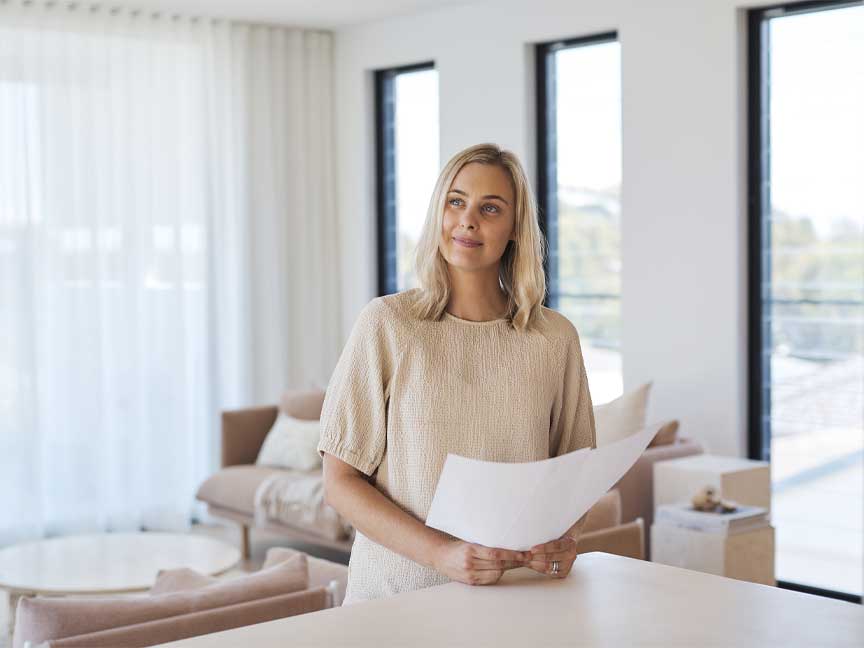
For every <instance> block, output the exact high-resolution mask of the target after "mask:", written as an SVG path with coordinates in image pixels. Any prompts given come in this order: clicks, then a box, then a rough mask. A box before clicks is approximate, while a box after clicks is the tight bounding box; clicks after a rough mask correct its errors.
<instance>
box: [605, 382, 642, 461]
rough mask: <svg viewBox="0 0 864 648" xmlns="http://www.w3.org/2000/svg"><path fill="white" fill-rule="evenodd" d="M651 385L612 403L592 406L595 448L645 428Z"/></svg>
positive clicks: (635, 390) (638, 388)
mask: <svg viewBox="0 0 864 648" xmlns="http://www.w3.org/2000/svg"><path fill="white" fill-rule="evenodd" d="M652 383H653V381H649V382H646V383H644V384H643V385H640V386H639V387H637V388H636V389H634V390H632V391H629V392H627V393H626V394H623V395H621V396H619V397H618V398H616V399H615V400H613V401H609V402H608V403H604V404H602V405H595V406H594V424H595V426H596V430H597V447H600V446H604V445H607V444H609V443H614V442H615V441H618V440H620V439H623V438H624V437H627V436H629V435H631V434H633V433H634V432H636V430H639V429H641V428H643V427H645V415H646V413H647V411H648V396H649V395H650V393H651V385H652Z"/></svg>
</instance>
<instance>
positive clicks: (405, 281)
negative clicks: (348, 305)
mask: <svg viewBox="0 0 864 648" xmlns="http://www.w3.org/2000/svg"><path fill="white" fill-rule="evenodd" d="M375 95H376V96H375V99H376V125H377V145H376V149H377V150H376V156H377V160H376V164H377V171H378V178H377V181H378V187H377V199H378V293H379V294H380V295H386V294H390V293H394V292H398V291H401V290H407V289H409V288H413V287H415V286H416V277H415V274H414V250H415V247H416V245H417V241H418V240H419V239H420V232H421V231H422V229H423V223H424V221H425V219H426V210H427V207H428V204H429V198H430V196H431V195H432V190H433V189H434V187H435V180H436V179H437V177H438V171H439V159H438V157H439V145H438V72H437V71H436V70H435V69H434V67H433V64H432V63H424V64H421V65H413V66H409V67H400V68H393V69H388V70H379V71H377V72H376V73H375Z"/></svg>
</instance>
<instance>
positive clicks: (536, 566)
mask: <svg viewBox="0 0 864 648" xmlns="http://www.w3.org/2000/svg"><path fill="white" fill-rule="evenodd" d="M572 566H573V563H571V562H570V561H559V565H558V572H557V573H553V572H552V563H551V562H543V561H540V560H532V561H531V562H530V563H529V564H528V565H526V567H530V568H531V569H533V570H534V571H537V572H540V573H541V574H549V575H551V576H563V575H567V574H569V573H570V568H571V567H572Z"/></svg>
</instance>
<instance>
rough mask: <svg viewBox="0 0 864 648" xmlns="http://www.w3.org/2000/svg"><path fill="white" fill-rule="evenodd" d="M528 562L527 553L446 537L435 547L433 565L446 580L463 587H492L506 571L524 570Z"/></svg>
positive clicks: (529, 553)
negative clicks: (460, 584)
mask: <svg viewBox="0 0 864 648" xmlns="http://www.w3.org/2000/svg"><path fill="white" fill-rule="evenodd" d="M530 561H531V552H530V551H512V550H510V549H497V548H493V547H486V546H484V545H481V544H476V543H473V542H465V541H464V540H460V539H459V538H454V537H453V536H448V537H447V538H446V539H444V540H443V541H442V543H441V544H440V545H439V547H438V550H437V552H436V554H435V559H434V561H433V563H434V566H435V569H436V570H437V571H439V572H440V573H442V574H444V575H445V576H447V577H448V578H449V579H450V580H455V581H459V582H460V583H465V584H466V585H493V584H495V583H497V582H498V580H499V579H500V578H501V576H503V575H504V572H505V571H507V570H508V569H515V568H516V567H525V566H526V565H528V564H529V563H530Z"/></svg>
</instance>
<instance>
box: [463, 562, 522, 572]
mask: <svg viewBox="0 0 864 648" xmlns="http://www.w3.org/2000/svg"><path fill="white" fill-rule="evenodd" d="M527 565H528V563H527V562H525V561H524V560H519V561H516V560H489V561H486V563H476V562H475V563H474V567H472V569H474V570H476V571H487V570H493V571H494V570H498V571H501V570H502V569H515V568H516V567H526V566H527Z"/></svg>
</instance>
